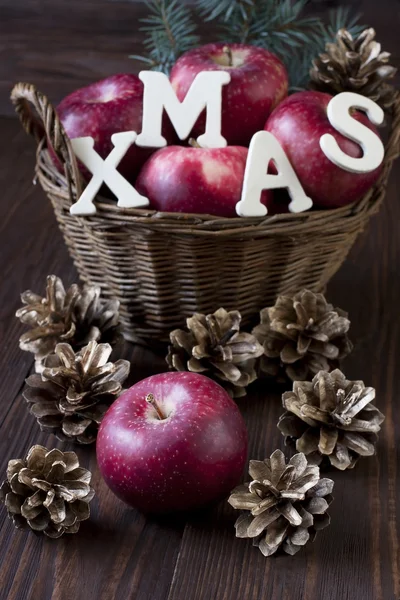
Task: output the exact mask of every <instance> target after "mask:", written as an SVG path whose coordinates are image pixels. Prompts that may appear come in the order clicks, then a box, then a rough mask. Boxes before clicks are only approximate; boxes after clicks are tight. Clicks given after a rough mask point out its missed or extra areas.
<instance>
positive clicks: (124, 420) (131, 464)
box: [97, 372, 247, 513]
mask: <svg viewBox="0 0 400 600" xmlns="http://www.w3.org/2000/svg"><path fill="white" fill-rule="evenodd" d="M148 394H153V396H154V398H156V400H157V402H158V406H159V407H160V409H161V410H162V411H163V413H164V414H165V415H167V418H165V419H162V420H160V419H159V418H158V417H157V413H156V411H155V409H154V407H153V406H151V405H150V404H149V403H148V402H146V397H147V395H148ZM246 457H247V430H246V426H245V423H244V421H243V418H242V416H241V414H240V411H239V409H238V407H237V405H236V404H235V402H233V400H232V399H231V398H230V397H229V395H228V394H227V392H226V391H225V390H224V389H223V388H222V387H221V386H219V385H218V384H217V383H215V382H214V381H212V380H211V379H208V378H207V377H205V376H203V375H199V374H196V373H186V372H184V373H178V372H169V373H163V374H160V375H153V376H152V377H149V378H147V379H144V380H143V381H140V382H139V383H137V384H136V385H134V386H133V387H131V388H130V389H129V390H127V391H126V392H124V393H123V394H122V396H120V398H119V399H118V400H117V401H116V402H115V403H114V404H113V405H112V406H111V407H110V409H109V410H108V412H107V413H106V415H105V417H104V419H103V422H102V424H101V426H100V430H99V434H98V438H97V460H98V465H99V468H100V471H101V474H102V476H103V478H104V480H105V482H106V483H107V485H108V486H109V487H110V489H111V490H112V491H113V492H114V493H115V494H116V495H117V496H118V497H119V498H120V499H121V500H123V501H124V502H126V503H127V504H129V505H130V506H132V507H134V508H137V509H138V510H140V511H142V512H144V513H168V512H172V511H189V510H192V509H196V508H199V507H201V506H204V505H208V504H210V503H212V502H215V501H218V500H220V499H222V498H224V497H225V496H226V495H228V494H229V492H230V491H231V490H232V489H233V488H234V487H235V486H236V485H237V483H238V482H239V480H240V478H241V476H242V474H243V468H244V465H245V461H246Z"/></svg>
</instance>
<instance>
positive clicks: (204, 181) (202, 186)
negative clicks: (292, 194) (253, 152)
mask: <svg viewBox="0 0 400 600" xmlns="http://www.w3.org/2000/svg"><path fill="white" fill-rule="evenodd" d="M247 154H248V149H247V148H243V147H242V146H228V147H226V148H200V147H183V146H169V147H168V148H162V149H161V150H158V152H156V153H155V154H153V156H152V157H151V158H150V159H149V160H148V161H147V162H146V164H145V165H144V167H143V169H142V171H141V172H140V174H139V177H138V179H137V182H136V188H137V190H138V191H139V193H140V194H143V195H144V196H146V197H147V198H148V199H149V200H150V207H151V208H154V209H156V210H159V211H163V212H186V213H197V214H208V215H216V216H220V217H237V214H236V204H237V203H238V202H239V200H240V198H241V195H242V188H243V179H244V172H245V168H246V160H247ZM271 199H272V192H270V191H269V192H263V194H262V202H263V203H264V204H265V205H266V206H268V203H269V202H271Z"/></svg>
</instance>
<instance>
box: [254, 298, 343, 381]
mask: <svg viewBox="0 0 400 600" xmlns="http://www.w3.org/2000/svg"><path fill="white" fill-rule="evenodd" d="M260 316H261V322H260V324H259V325H258V326H257V327H255V328H254V330H253V334H254V335H255V336H256V338H257V339H258V341H259V342H260V343H261V344H263V348H264V356H263V357H262V358H261V361H260V374H261V375H263V374H264V375H267V376H273V377H276V378H278V379H279V378H281V379H283V378H284V376H286V377H288V378H289V379H291V380H293V381H296V380H297V381H304V380H306V379H308V378H310V376H314V375H315V374H316V373H318V372H319V371H330V370H331V369H332V368H335V367H337V366H338V362H339V360H340V359H342V358H344V357H345V356H346V355H347V354H349V352H350V351H351V349H352V344H351V342H350V340H349V339H348V336H347V332H348V330H349V328H350V321H349V319H348V318H347V314H346V313H345V312H344V311H342V310H341V309H339V308H334V307H333V306H332V305H331V304H328V302H327V301H326V299H325V297H324V296H323V295H322V294H314V293H313V292H311V291H309V290H302V291H301V292H299V293H298V294H296V295H295V296H293V297H289V296H279V297H278V299H277V301H276V304H275V305H274V306H272V307H269V308H265V309H263V310H262V311H261V313H260Z"/></svg>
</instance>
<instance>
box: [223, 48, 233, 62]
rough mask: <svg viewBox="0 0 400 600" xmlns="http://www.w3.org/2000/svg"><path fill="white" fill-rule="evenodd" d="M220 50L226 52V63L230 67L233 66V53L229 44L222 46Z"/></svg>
mask: <svg viewBox="0 0 400 600" xmlns="http://www.w3.org/2000/svg"><path fill="white" fill-rule="evenodd" d="M222 51H223V52H224V53H225V54H226V56H227V57H228V65H229V66H230V67H233V55H232V50H231V48H230V47H229V46H224V47H223V48H222Z"/></svg>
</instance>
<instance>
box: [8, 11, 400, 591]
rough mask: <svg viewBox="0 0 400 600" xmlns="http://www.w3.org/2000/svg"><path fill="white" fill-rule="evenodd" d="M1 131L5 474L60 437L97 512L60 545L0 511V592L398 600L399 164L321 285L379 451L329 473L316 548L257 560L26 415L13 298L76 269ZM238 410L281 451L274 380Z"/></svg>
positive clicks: (19, 144)
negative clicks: (88, 481) (105, 474)
mask: <svg viewBox="0 0 400 600" xmlns="http://www.w3.org/2000/svg"><path fill="white" fill-rule="evenodd" d="M366 4H367V5H368V6H371V3H370V2H367V3H366ZM393 4H394V3H393ZM383 6H384V7H387V6H388V2H387V0H385V1H384V2H383ZM376 10H377V9H376ZM369 16H370V15H369ZM377 18H378V19H380V23H381V25H382V24H385V23H386V24H387V29H386V31H387V32H388V36H389V38H388V43H389V46H391V49H392V50H393V49H394V48H396V47H398V41H397V38H396V37H395V34H396V28H395V27H394V26H393V19H395V18H396V19H397V23H399V20H398V9H397V15H396V14H395V15H392V14H389V13H386V14H385V11H384V9H383V13H382V12H381V13H380V14H379V15H378V11H377ZM370 21H371V19H370ZM397 29H398V27H397ZM384 31H385V30H384ZM0 132H1V135H0V189H1V201H0V269H1V270H0V272H1V274H2V282H1V285H0V340H1V344H0V367H1V377H0V399H1V403H0V474H1V475H0V477H1V478H3V474H4V473H5V469H6V465H7V462H8V460H9V459H11V458H17V457H22V456H24V455H25V453H26V452H27V450H28V449H29V448H30V446H31V445H33V444H43V445H48V447H54V446H57V447H60V448H63V449H75V450H76V451H77V453H78V455H79V457H80V459H81V462H82V464H83V465H84V466H85V467H87V468H90V469H91V470H92V471H93V485H94V487H95V489H96V492H97V495H96V497H95V499H94V501H93V503H92V516H91V519H90V520H89V521H87V522H85V523H84V524H83V525H82V527H81V530H80V531H79V533H78V534H77V535H73V536H64V537H63V538H61V539H59V540H56V541H52V540H49V539H44V538H40V537H36V536H34V535H32V534H31V533H28V532H19V531H17V530H15V529H14V528H13V526H12V523H11V521H10V520H9V519H8V518H7V516H6V511H5V510H4V509H3V508H0V600H6V599H9V600H50V599H52V600H112V599H117V600H129V599H135V600H150V599H151V600H167V599H168V600H347V599H349V600H399V599H400V579H399V541H398V540H399V521H400V499H399V497H400V490H399V485H398V480H399V477H400V473H399V464H400V453H399V448H400V359H399V357H400V319H399V314H400V308H399V307H400V236H399V234H398V228H399V221H400V203H399V193H398V188H399V187H400V172H399V167H400V165H397V166H396V167H395V169H394V173H393V175H392V178H391V181H390V185H389V189H388V194H387V197H386V201H385V203H384V205H383V207H382V209H381V211H380V213H379V215H378V216H377V217H375V218H374V219H373V220H372V221H371V224H370V228H369V230H368V232H367V233H366V234H364V235H363V236H362V238H360V239H359V241H358V243H357V245H356V246H355V248H354V249H353V251H352V252H351V255H350V257H349V258H348V260H347V262H346V264H345V265H344V266H343V268H342V269H341V270H340V272H339V273H338V274H337V275H336V277H335V278H334V280H333V281H332V282H331V284H330V286H329V290H328V297H329V299H330V301H332V302H333V303H335V304H336V305H337V306H340V307H342V308H344V309H346V310H347V311H349V313H350V317H351V320H352V327H351V337H352V339H353V341H354V342H355V349H354V352H353V354H352V355H351V356H350V357H349V358H348V359H347V361H346V362H345V365H344V370H345V372H346V374H347V375H348V377H349V378H354V379H363V380H364V381H365V383H366V384H368V385H371V386H374V387H375V388H376V389H377V405H378V406H379V408H380V410H381V411H383V412H384V413H385V414H386V421H385V423H384V426H383V430H382V434H381V437H380V441H379V444H378V453H377V456H376V457H373V458H370V459H365V460H362V461H360V462H359V464H358V465H357V466H356V468H355V470H354V471H350V472H347V473H339V472H333V473H331V476H332V477H333V478H334V480H335V484H336V485H335V492H334V496H335V500H334V503H333V504H332V506H331V510H330V513H331V517H332V524H331V526H330V527H329V528H328V529H326V530H324V531H323V532H322V533H321V534H320V535H319V537H318V538H317V540H316V542H315V543H314V544H309V545H308V546H307V547H306V548H305V549H303V551H301V552H300V553H299V554H297V555H296V556H295V557H285V556H279V557H273V558H270V559H265V558H264V557H263V556H262V555H261V553H260V552H259V551H258V550H257V549H255V548H253V547H252V545H251V542H250V541H247V540H237V539H235V535H234V528H233V523H234V520H235V517H236V515H235V512H234V511H233V510H232V509H231V508H230V507H229V506H228V505H227V503H221V504H220V505H219V506H218V507H216V508H215V509H214V510H210V511H208V512H204V513H201V514H198V515H196V516H193V517H192V518H186V519H185V518H178V517H174V518H172V517H168V518H163V519H150V518H145V517H143V516H142V515H140V514H139V513H137V512H136V511H134V510H131V509H129V508H127V507H126V506H124V505H123V504H122V503H121V502H120V501H119V500H117V499H116V498H115V497H114V496H113V495H112V493H111V492H110V491H109V490H108V489H107V488H106V486H105V484H104V483H103V482H102V480H101V478H100V476H99V472H98V470H97V466H96V457H95V451H94V449H88V448H81V447H78V448H76V447H73V446H71V445H63V444H61V443H60V442H57V440H56V439H55V438H54V437H52V436H48V435H46V434H42V433H41V432H40V430H39V428H38V426H37V424H36V422H35V420H34V418H33V417H32V416H31V415H30V414H29V413H28V411H27V408H26V406H25V403H24V401H23V399H22V396H21V391H22V389H23V385H24V379H25V378H26V376H27V375H28V374H29V372H30V371H31V369H32V360H31V357H30V355H28V354H27V353H24V352H22V351H20V350H19V347H18V338H19V336H20V335H21V333H22V331H23V328H22V326H21V325H20V324H19V322H18V321H17V320H16V319H15V318H14V313H15V310H16V309H17V308H18V306H19V294H20V292H21V291H23V290H25V289H28V288H31V289H33V290H36V291H42V290H43V288H44V283H45V277H46V275H47V274H49V273H55V274H57V275H60V276H61V277H62V278H63V279H64V280H65V282H66V283H67V284H69V283H72V282H73V281H74V280H77V274H76V271H75V269H74V267H73V265H72V262H71V260H70V258H69V256H68V254H67V251H66V248H65V246H64V244H63V241H62V238H61V235H60V233H59V231H58V229H57V226H56V222H55V219H54V217H53V214H52V210H51V207H50V204H49V202H48V201H47V200H46V198H45V196H44V194H43V192H42V190H41V189H39V187H34V186H33V185H32V178H33V166H34V147H33V143H32V142H30V141H29V140H27V138H26V136H25V134H24V133H23V132H22V130H21V128H20V126H19V123H18V122H17V121H16V120H13V119H7V118H1V119H0ZM398 219H399V221H398ZM125 357H126V358H129V359H130V360H131V361H132V376H131V378H130V383H134V382H135V381H137V380H139V379H142V378H143V377H145V376H148V375H150V374H153V373H156V372H160V371H162V370H165V365H164V362H163V359H162V358H161V357H159V356H157V355H155V354H154V353H152V352H151V351H150V350H148V349H143V348H141V347H133V346H127V347H126V351H125ZM240 407H241V409H242V411H243V414H244V417H245V420H246V423H247V425H248V429H249V434H250V448H249V457H250V458H254V459H262V458H264V457H266V456H269V455H270V453H271V452H272V451H273V450H274V449H275V448H283V441H282V438H281V435H280V433H279V432H278V430H277V428H276V422H277V419H278V417H279V415H280V414H281V412H282V408H281V403H280V396H279V393H278V392H277V391H276V390H274V389H273V388H272V387H271V386H270V385H269V384H266V383H264V384H258V385H256V386H255V387H254V388H253V389H252V390H251V393H250V394H249V396H248V397H247V398H245V399H244V400H241V401H240Z"/></svg>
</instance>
